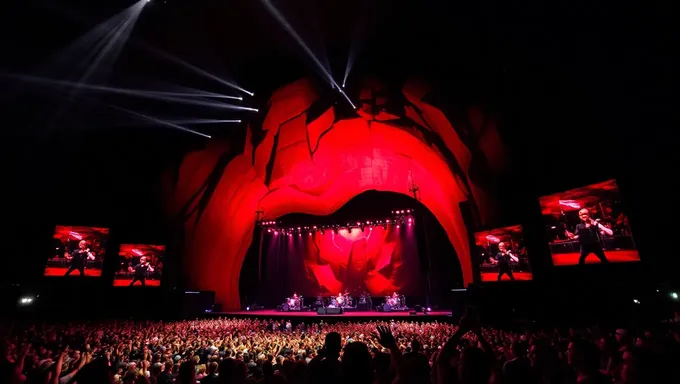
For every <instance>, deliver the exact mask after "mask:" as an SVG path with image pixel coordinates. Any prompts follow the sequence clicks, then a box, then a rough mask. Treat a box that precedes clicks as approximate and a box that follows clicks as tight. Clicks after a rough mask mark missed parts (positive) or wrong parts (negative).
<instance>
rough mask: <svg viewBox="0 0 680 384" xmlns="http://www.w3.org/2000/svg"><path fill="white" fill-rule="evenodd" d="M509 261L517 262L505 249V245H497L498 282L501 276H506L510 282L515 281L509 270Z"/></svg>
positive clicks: (517, 259) (516, 258)
mask: <svg viewBox="0 0 680 384" xmlns="http://www.w3.org/2000/svg"><path fill="white" fill-rule="evenodd" d="M510 261H513V262H515V263H517V262H519V258H518V257H517V256H515V255H513V254H512V252H510V251H509V250H508V249H507V248H506V247H505V243H503V242H501V243H498V254H496V264H497V265H498V281H501V277H503V274H506V275H508V277H509V278H510V280H513V281H514V280H515V276H513V275H512V269H510Z"/></svg>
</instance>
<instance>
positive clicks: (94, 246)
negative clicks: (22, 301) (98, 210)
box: [44, 225, 109, 277]
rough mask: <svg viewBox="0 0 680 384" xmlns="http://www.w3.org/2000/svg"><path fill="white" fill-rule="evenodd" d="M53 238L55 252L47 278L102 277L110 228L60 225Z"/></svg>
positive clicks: (46, 272) (48, 265) (47, 265)
mask: <svg viewBox="0 0 680 384" xmlns="http://www.w3.org/2000/svg"><path fill="white" fill-rule="evenodd" d="M53 238H54V249H55V251H54V254H53V255H52V256H51V257H50V258H48V259H47V264H46V265H45V273H44V275H45V276H87V277H99V276H101V275H102V265H104V258H105V257H106V241H107V240H108V238H109V229H108V228H96V227H72V226H64V225H57V227H56V229H55V230H54V236H53Z"/></svg>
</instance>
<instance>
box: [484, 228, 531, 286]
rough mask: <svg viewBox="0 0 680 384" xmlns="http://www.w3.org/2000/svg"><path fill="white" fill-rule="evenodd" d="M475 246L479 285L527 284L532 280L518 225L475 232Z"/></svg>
mask: <svg viewBox="0 0 680 384" xmlns="http://www.w3.org/2000/svg"><path fill="white" fill-rule="evenodd" d="M475 246H476V249H477V261H478V263H479V273H480V274H481V277H482V281H486V282H489V281H516V280H524V281H527V280H531V279H532V278H533V277H532V275H531V265H529V254H528V252H527V248H526V247H525V246H524V239H523V236H522V226H521V225H513V226H509V227H503V228H497V229H492V230H489V231H481V232H477V233H475Z"/></svg>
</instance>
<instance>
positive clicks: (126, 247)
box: [113, 244, 165, 287]
mask: <svg viewBox="0 0 680 384" xmlns="http://www.w3.org/2000/svg"><path fill="white" fill-rule="evenodd" d="M142 256H143V257H145V258H146V259H147V261H148V262H149V264H150V265H151V268H153V272H151V271H149V272H148V273H147V278H146V281H145V285H146V286H148V287H160V286H161V278H162V276H163V259H164V258H165V245H151V244H121V245H120V250H119V251H118V265H117V267H116V273H115V275H114V277H113V286H114V287H125V286H129V285H130V284H131V283H132V278H133V276H134V268H135V267H136V266H137V265H139V263H140V259H141V258H142ZM135 286H141V284H140V283H139V282H135Z"/></svg>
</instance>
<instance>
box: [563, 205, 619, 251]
mask: <svg viewBox="0 0 680 384" xmlns="http://www.w3.org/2000/svg"><path fill="white" fill-rule="evenodd" d="M578 217H579V219H581V221H582V222H581V223H579V224H577V225H576V230H575V231H574V234H573V236H571V237H572V238H574V239H578V241H579V243H580V244H581V256H580V257H579V259H578V263H579V264H585V263H586V257H588V255H590V254H591V253H592V254H594V255H595V256H597V258H598V259H600V261H601V262H602V263H607V262H609V260H607V257H606V256H605V254H604V249H602V244H601V243H600V234H605V235H607V236H613V235H614V231H612V230H611V229H609V228H607V227H605V226H604V225H602V224H600V223H599V222H597V221H595V220H593V219H592V218H591V217H590V212H588V210H587V209H586V208H584V209H581V210H580V211H578Z"/></svg>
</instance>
